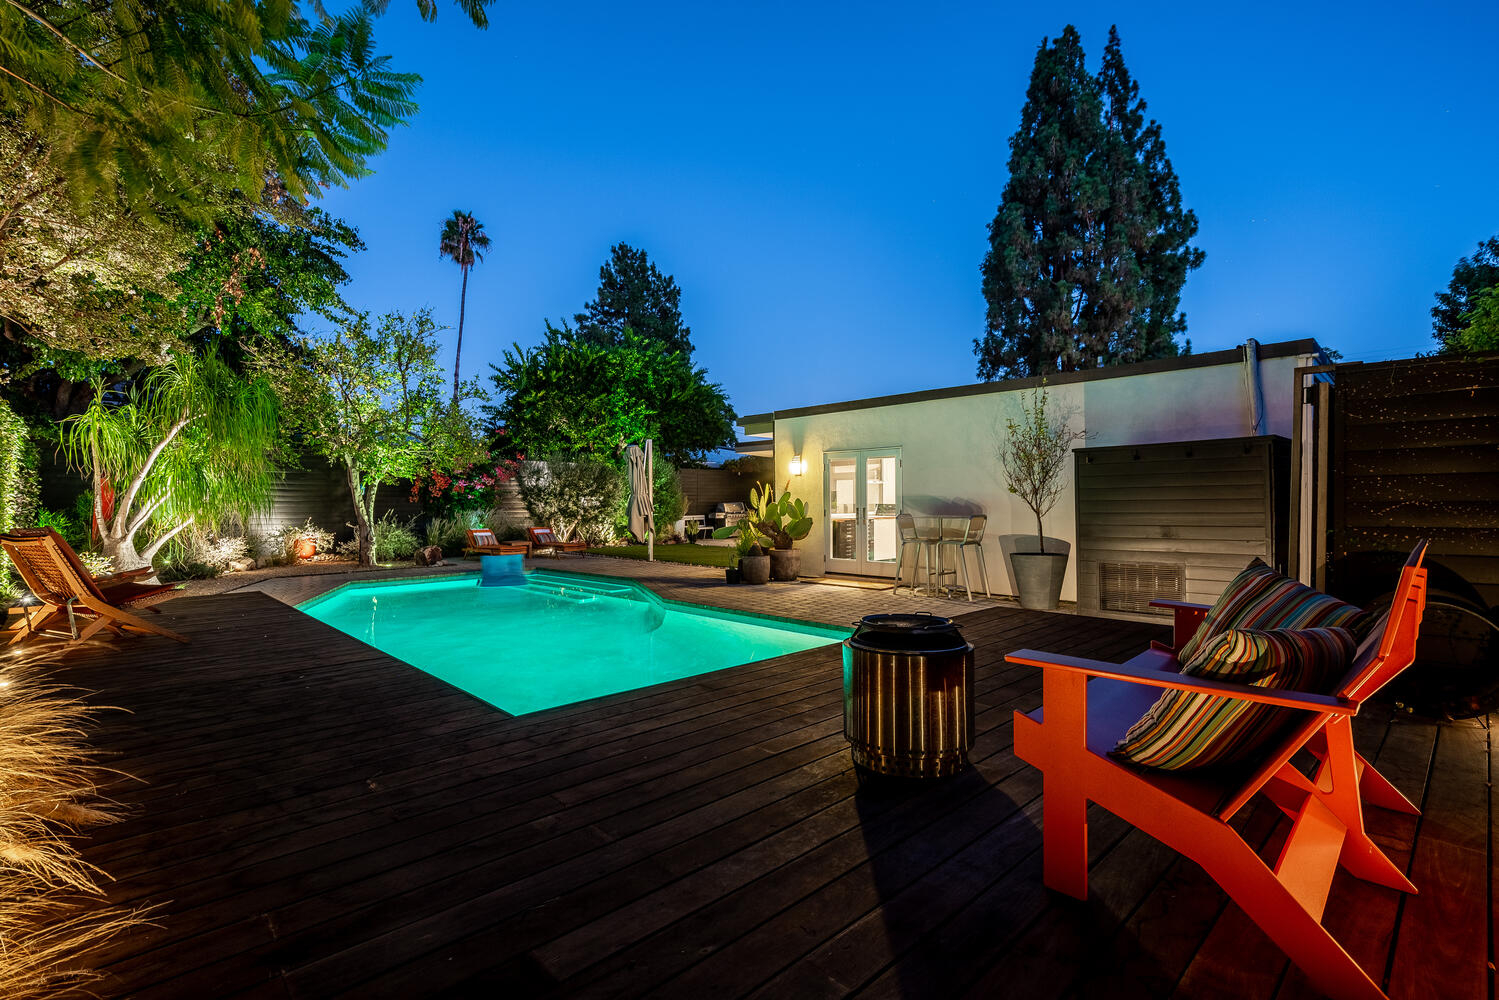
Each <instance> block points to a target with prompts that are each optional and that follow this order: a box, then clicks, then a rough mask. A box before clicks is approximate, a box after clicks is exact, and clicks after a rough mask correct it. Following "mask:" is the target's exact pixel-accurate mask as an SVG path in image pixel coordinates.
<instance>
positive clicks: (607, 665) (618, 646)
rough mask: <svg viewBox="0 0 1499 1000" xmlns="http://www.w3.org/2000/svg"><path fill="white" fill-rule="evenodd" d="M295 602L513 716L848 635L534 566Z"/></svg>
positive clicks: (346, 590)
mask: <svg viewBox="0 0 1499 1000" xmlns="http://www.w3.org/2000/svg"><path fill="white" fill-rule="evenodd" d="M298 607H299V608H300V609H301V610H302V611H304V612H306V613H307V614H309V615H311V616H312V617H314V618H316V619H318V620H319V621H322V622H326V623H327V624H329V625H332V626H333V627H334V628H336V629H338V630H339V631H340V632H344V633H346V634H348V635H351V636H353V637H354V638H356V639H360V640H363V641H364V642H367V643H369V644H370V645H371V646H374V647H375V648H377V649H379V650H381V651H382V652H385V653H388V654H390V655H391V656H394V657H396V658H397V659H399V660H404V661H405V662H407V663H409V664H411V665H412V666H414V667H418V668H420V669H421V670H424V671H426V672H427V673H429V674H431V675H432V676H434V677H439V678H441V679H442V680H445V681H447V682H448V683H449V684H452V685H454V686H456V687H460V688H462V689H463V690H465V691H467V692H469V693H470V694H472V695H474V696H476V697H478V698H482V699H483V700H485V701H487V702H489V703H490V704H491V705H494V706H495V707H497V708H500V709H503V710H504V711H506V712H509V713H511V714H512V715H522V714H524V713H526V712H535V711H539V710H541V709H543V708H552V707H554V706H557V705H567V704H570V703H572V702H575V701H582V700H584V699H586V698H596V697H598V696H599V695H605V694H613V693H615V692H618V691H631V690H634V689H635V688H641V687H646V686H649V685H651V684H659V683H661V682H662V681H670V680H676V679H677V678H679V677H691V676H693V675H695V674H702V673H707V672H709V671H711V670H721V669H723V668H724V667H732V666H736V665H738V664H741V663H751V662H754V661H755V660H764V659H768V658H770V657H772V656H781V655H783V654H786V653H794V652H798V651H800V650H803V649H812V648H814V647H816V646H826V645H831V644H833V643H836V642H842V641H843V640H844V639H845V638H847V637H848V634H849V633H848V632H847V631H844V630H840V629H832V628H822V627H818V626H814V625H803V624H801V623H798V622H789V621H784V620H781V619H775V618H758V617H754V616H751V615H737V614H733V613H731V612H726V611H718V610H714V609H707V608H697V607H693V606H690V605H683V604H676V603H670V602H665V601H662V600H661V599H660V598H658V597H656V596H655V595H654V594H651V593H650V592H649V591H647V590H645V589H644V588H643V587H638V586H635V585H633V584H627V583H622V582H616V581H613V580H604V579H600V578H597V577H586V576H574V575H570V574H564V573H551V572H533V573H529V574H527V576H526V583H525V585H524V586H515V587H480V586H479V585H478V584H477V582H476V580H475V578H474V577H472V576H460V577H444V578H441V579H437V580H423V581H420V582H410V583H407V582H398V583H351V584H346V585H345V586H343V587H340V588H338V589H337V590H333V591H330V592H329V593H327V594H324V595H323V596H321V597H317V598H314V599H312V600H310V601H307V602H305V603H303V604H300V605H298Z"/></svg>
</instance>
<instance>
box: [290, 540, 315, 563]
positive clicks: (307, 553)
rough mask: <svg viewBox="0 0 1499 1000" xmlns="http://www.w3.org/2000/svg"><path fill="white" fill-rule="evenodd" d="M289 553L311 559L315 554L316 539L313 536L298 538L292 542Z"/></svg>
mask: <svg viewBox="0 0 1499 1000" xmlns="http://www.w3.org/2000/svg"><path fill="white" fill-rule="evenodd" d="M291 554H292V555H293V556H294V557H295V558H297V559H311V558H312V557H313V556H315V555H317V540H316V539H314V538H298V539H297V540H296V541H295V542H292V546H291Z"/></svg>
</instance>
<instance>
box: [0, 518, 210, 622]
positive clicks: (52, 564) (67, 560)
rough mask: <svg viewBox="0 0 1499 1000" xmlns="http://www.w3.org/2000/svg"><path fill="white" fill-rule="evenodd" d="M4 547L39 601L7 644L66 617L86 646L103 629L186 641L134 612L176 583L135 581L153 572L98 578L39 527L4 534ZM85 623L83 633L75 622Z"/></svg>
mask: <svg viewBox="0 0 1499 1000" xmlns="http://www.w3.org/2000/svg"><path fill="white" fill-rule="evenodd" d="M0 547H3V548H4V549H5V554H6V555H8V556H10V559H11V562H12V563H14V564H15V567H16V572H18V573H20V574H21V580H22V582H24V583H25V584H26V586H27V587H28V588H30V590H31V592H32V594H34V595H35V596H36V598H37V600H38V601H39V602H40V603H39V605H38V606H37V607H36V609H35V610H29V611H28V613H27V614H26V615H25V616H24V618H23V620H22V621H19V622H17V623H16V624H15V625H14V626H12V629H13V631H14V632H15V635H13V636H11V638H10V641H9V642H7V643H6V645H14V644H15V643H17V642H20V641H21V640H22V639H25V638H27V637H28V636H32V635H35V634H37V633H38V632H40V631H41V630H42V629H44V628H47V627H49V626H51V625H53V624H54V623H56V622H58V621H61V620H64V619H66V620H67V622H68V624H69V628H70V630H71V632H72V635H73V641H74V642H82V641H83V640H85V639H88V638H89V637H91V636H92V635H93V634H94V633H96V632H98V631H99V630H100V629H108V630H109V631H111V632H113V633H115V634H116V635H123V634H124V632H125V630H126V629H131V630H134V631H137V632H150V633H154V634H156V635H164V636H166V637H167V638H169V639H176V640H177V641H178V642H187V637H186V636H184V635H179V634H178V633H176V632H173V631H172V630H171V629H169V628H164V627H162V626H160V625H156V624H153V623H151V622H148V621H146V620H145V619H144V618H140V617H138V616H137V615H135V614H132V612H134V611H141V610H145V609H150V610H152V611H155V609H154V608H152V607H151V605H153V604H160V603H161V602H162V601H166V600H170V599H171V598H173V597H176V596H177V587H176V585H175V584H146V583H134V582H132V581H133V580H134V579H135V578H137V577H141V576H145V575H147V574H149V573H150V572H151V570H150V568H149V567H148V568H145V569H138V570H131V571H129V572H126V573H116V574H115V575H113V576H107V577H100V578H98V579H95V578H94V577H93V576H91V575H89V572H88V570H86V569H85V568H84V566H83V563H82V562H81V561H80V560H79V559H78V554H77V553H76V552H74V551H73V547H72V546H71V545H69V544H68V543H67V542H66V541H64V540H63V538H62V536H61V535H59V534H58V533H57V532H55V531H53V530H52V529H51V528H36V529H32V530H27V531H16V532H12V533H10V534H8V535H0ZM79 618H82V619H84V621H85V623H86V624H85V625H84V627H83V628H82V629H81V630H80V629H79V628H78V626H77V619H79Z"/></svg>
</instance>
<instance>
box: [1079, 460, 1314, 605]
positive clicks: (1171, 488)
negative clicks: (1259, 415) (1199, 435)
mask: <svg viewBox="0 0 1499 1000" xmlns="http://www.w3.org/2000/svg"><path fill="white" fill-rule="evenodd" d="M1288 457H1289V442H1287V441H1285V440H1284V439H1280V438H1234V439H1226V440H1223V441H1208V442H1190V443H1186V442H1183V443H1175V444H1162V445H1140V446H1132V447H1112V448H1100V449H1091V448H1085V449H1080V450H1079V451H1078V452H1077V457H1076V467H1077V477H1076V488H1075V495H1076V506H1077V526H1078V528H1077V531H1078V545H1077V558H1078V604H1079V608H1080V609H1081V610H1084V611H1090V612H1099V611H1100V609H1101V608H1102V607H1103V606H1104V605H1106V604H1109V603H1113V602H1114V601H1115V600H1117V599H1118V598H1116V597H1111V595H1107V594H1104V593H1103V592H1102V590H1103V586H1104V584H1103V581H1102V574H1103V564H1120V563H1123V564H1139V565H1142V566H1146V565H1159V566H1175V567H1179V568H1180V571H1181V582H1182V590H1183V596H1184V597H1185V599H1187V600H1191V601H1202V602H1211V601H1214V600H1216V599H1217V597H1218V595H1219V594H1221V593H1222V592H1223V588H1224V587H1225V586H1226V585H1227V583H1228V582H1229V581H1230V580H1232V579H1233V578H1234V577H1235V576H1236V575H1237V574H1238V573H1239V571H1240V570H1242V569H1243V568H1244V567H1245V566H1246V565H1247V564H1248V563H1249V562H1250V561H1251V560H1253V559H1254V558H1256V557H1258V558H1263V559H1265V560H1267V561H1270V562H1274V561H1275V560H1276V552H1275V550H1276V549H1277V548H1283V546H1284V541H1283V540H1282V541H1279V542H1277V541H1276V540H1275V533H1276V532H1278V531H1281V530H1283V527H1284V517H1285V510H1284V509H1283V508H1284V506H1285V502H1286V492H1285V491H1286V483H1287V481H1288V465H1289V462H1288ZM1272 508H1275V509H1274V510H1272ZM1142 572H1144V573H1145V574H1146V575H1144V576H1141V575H1139V574H1129V575H1128V576H1126V577H1123V578H1121V577H1119V576H1111V578H1110V581H1109V583H1110V586H1113V585H1116V583H1117V585H1119V586H1123V587H1127V588H1134V587H1136V586H1138V585H1139V582H1140V581H1142V580H1144V581H1148V580H1150V579H1151V576H1150V575H1149V573H1148V571H1143V570H1142ZM1158 579H1160V580H1166V579H1169V575H1162V576H1160V577H1159V578H1158ZM1121 581H1123V582H1121ZM1147 585H1148V584H1147ZM1102 613H1110V612H1102Z"/></svg>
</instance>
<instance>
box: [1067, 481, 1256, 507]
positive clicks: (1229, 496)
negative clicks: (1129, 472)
mask: <svg viewBox="0 0 1499 1000" xmlns="http://www.w3.org/2000/svg"><path fill="white" fill-rule="evenodd" d="M1077 499H1078V503H1080V504H1082V505H1084V506H1088V505H1094V504H1097V505H1106V504H1112V503H1115V502H1128V501H1132V500H1149V501H1156V500H1160V501H1165V502H1169V501H1173V500H1185V501H1189V502H1192V503H1197V504H1208V503H1218V502H1221V501H1225V500H1253V499H1257V500H1259V501H1260V502H1261V503H1263V502H1264V499H1265V487H1264V484H1263V483H1261V484H1260V485H1259V486H1258V487H1246V486H1218V485H1216V484H1215V483H1213V482H1211V481H1210V480H1207V479H1204V480H1202V481H1201V482H1199V483H1197V484H1196V485H1193V486H1168V487H1164V488H1158V487H1157V486H1156V485H1155V484H1154V483H1149V482H1143V483H1137V485H1135V486H1129V487H1126V486H1106V487H1101V488H1095V487H1094V486H1093V485H1092V484H1091V483H1079V484H1078V488H1077Z"/></svg>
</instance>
